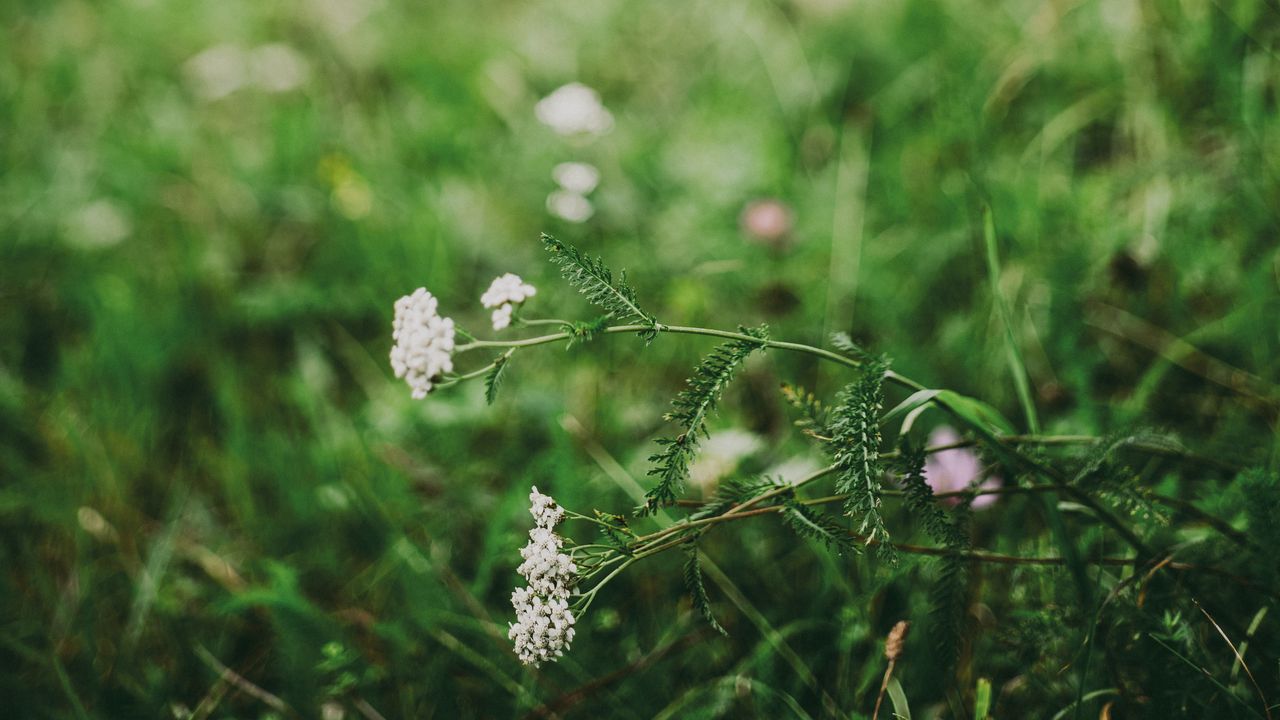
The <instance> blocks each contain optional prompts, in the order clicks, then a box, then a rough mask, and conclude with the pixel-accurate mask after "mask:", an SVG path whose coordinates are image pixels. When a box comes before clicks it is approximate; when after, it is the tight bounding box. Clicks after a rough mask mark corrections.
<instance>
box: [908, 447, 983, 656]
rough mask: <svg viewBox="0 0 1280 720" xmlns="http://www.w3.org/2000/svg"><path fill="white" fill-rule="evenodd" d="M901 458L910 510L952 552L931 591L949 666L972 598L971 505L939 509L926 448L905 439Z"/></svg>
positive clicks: (935, 636)
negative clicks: (926, 469) (926, 468)
mask: <svg viewBox="0 0 1280 720" xmlns="http://www.w3.org/2000/svg"><path fill="white" fill-rule="evenodd" d="M899 457H900V460H899V466H898V470H899V471H900V472H901V473H902V486H903V490H905V491H906V495H907V509H908V510H910V511H911V514H912V515H913V516H914V517H916V518H917V519H918V520H920V522H921V523H922V524H923V525H924V529H925V534H926V535H928V536H929V538H930V539H931V540H933V541H934V542H936V543H938V544H939V545H942V546H943V547H945V548H947V549H948V550H951V551H952V553H951V554H949V555H945V556H943V557H942V558H941V559H940V560H939V561H938V563H939V565H938V579H937V581H936V583H935V584H934V586H933V588H932V590H931V592H930V605H931V607H930V616H931V622H930V630H929V635H930V636H931V638H932V640H933V645H934V647H935V648H936V649H937V651H938V653H939V656H940V657H941V658H943V660H944V662H945V664H946V665H948V666H949V665H950V664H951V663H954V662H955V660H956V658H957V657H958V655H959V652H960V641H961V637H962V635H963V631H964V618H965V614H966V610H967V605H968V597H969V559H968V558H966V557H965V553H966V552H968V550H969V548H970V542H969V532H968V528H967V525H968V523H967V520H968V506H967V504H962V505H961V506H960V508H959V509H958V510H957V511H956V513H955V514H954V515H953V516H948V514H947V513H946V512H944V511H943V510H942V508H940V507H938V503H937V500H936V499H935V498H934V497H933V488H931V487H930V486H929V483H928V482H927V481H926V480H925V477H924V463H925V453H924V448H923V447H918V446H913V445H911V443H910V442H909V441H908V439H907V438H906V437H904V438H903V439H902V445H901V452H900V453H899Z"/></svg>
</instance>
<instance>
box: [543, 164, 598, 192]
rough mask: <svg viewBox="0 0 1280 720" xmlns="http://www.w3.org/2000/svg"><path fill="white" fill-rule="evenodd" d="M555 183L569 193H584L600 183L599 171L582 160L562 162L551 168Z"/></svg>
mask: <svg viewBox="0 0 1280 720" xmlns="http://www.w3.org/2000/svg"><path fill="white" fill-rule="evenodd" d="M551 177H552V178H553V179H554V180H555V181H556V184H557V185H559V186H560V187H562V188H564V189H565V190H567V191H569V192H571V193H577V194H579V195H586V194H587V193H589V192H591V191H592V190H595V189H596V186H597V185H599V184H600V171H599V170H597V169H596V166H595V165H591V164H589V163H584V162H563V163H560V164H559V165H557V166H555V167H554V168H552V169H551Z"/></svg>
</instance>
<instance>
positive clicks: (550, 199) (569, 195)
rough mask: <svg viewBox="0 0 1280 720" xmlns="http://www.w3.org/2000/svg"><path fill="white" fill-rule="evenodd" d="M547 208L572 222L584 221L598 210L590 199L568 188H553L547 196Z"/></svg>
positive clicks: (562, 218)
mask: <svg viewBox="0 0 1280 720" xmlns="http://www.w3.org/2000/svg"><path fill="white" fill-rule="evenodd" d="M547 210H549V211H550V212H551V214H552V215H555V216H556V217H558V218H560V219H561V220H565V221H567V222H571V223H584V222H586V221H588V220H590V219H591V216H592V215H594V214H595V212H596V209H595V208H594V207H592V205H591V201H590V200H588V199H586V198H585V197H583V196H582V195H579V194H578V193H576V192H570V191H568V190H553V191H552V192H551V194H550V195H548V196H547Z"/></svg>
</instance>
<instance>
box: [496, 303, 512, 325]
mask: <svg viewBox="0 0 1280 720" xmlns="http://www.w3.org/2000/svg"><path fill="white" fill-rule="evenodd" d="M514 309H515V307H514V306H513V305H511V303H507V304H506V305H503V306H502V307H500V308H498V309H497V310H494V311H493V329H494V330H505V329H506V328H507V327H509V326H510V325H511V312H512V310H514Z"/></svg>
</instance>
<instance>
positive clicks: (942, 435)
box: [924, 425, 1000, 510]
mask: <svg viewBox="0 0 1280 720" xmlns="http://www.w3.org/2000/svg"><path fill="white" fill-rule="evenodd" d="M963 439H964V438H962V437H960V434H959V433H957V432H956V431H955V430H954V429H953V428H951V427H949V426H946V425H940V426H938V427H937V428H935V429H934V431H933V432H932V433H930V435H929V447H937V446H939V445H952V444H954V443H958V442H960V441H962V440H963ZM981 475H982V461H981V460H980V459H979V458H978V454H977V453H975V452H974V451H973V450H971V449H969V448H955V449H954V450H943V451H942V452H936V453H933V454H932V455H930V456H929V457H928V459H927V460H925V464H924V479H925V481H926V482H928V483H929V486H930V487H932V488H933V491H934V492H935V493H948V492H959V491H962V490H968V489H970V487H971V486H972V485H973V483H974V481H976V480H977V479H978V478H979V477H980V476H981ZM978 487H979V489H982V490H992V489H995V488H998V487H1000V478H998V477H990V478H987V479H986V480H985V481H983V483H982V484H981V485H979V486H978ZM998 497H999V495H979V496H977V497H976V498H974V499H973V506H972V507H973V509H974V510H982V509H984V508H988V507H991V506H992V505H994V504H995V502H996V498H998ZM947 502H950V503H951V504H956V503H958V502H959V500H958V499H956V498H948V500H947Z"/></svg>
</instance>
